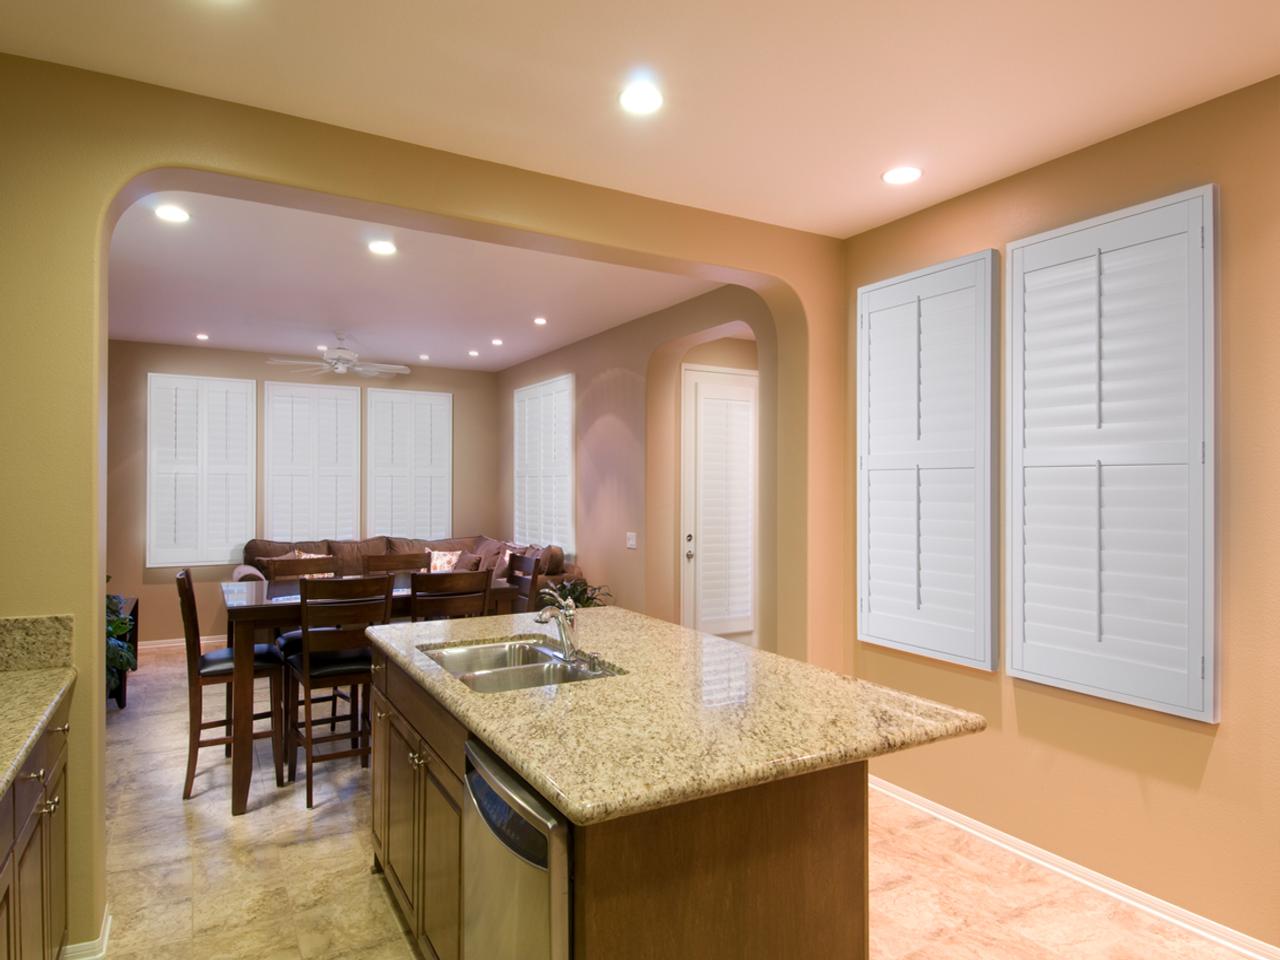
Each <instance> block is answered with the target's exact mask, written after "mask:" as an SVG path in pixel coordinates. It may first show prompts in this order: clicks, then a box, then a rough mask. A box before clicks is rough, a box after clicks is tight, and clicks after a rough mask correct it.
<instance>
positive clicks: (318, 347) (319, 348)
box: [316, 343, 329, 350]
mask: <svg viewBox="0 0 1280 960" xmlns="http://www.w3.org/2000/svg"><path fill="white" fill-rule="evenodd" d="M316 349H317V350H328V349H329V348H328V347H327V346H325V345H324V344H323V343H321V344H317V345H316Z"/></svg>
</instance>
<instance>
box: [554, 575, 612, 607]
mask: <svg viewBox="0 0 1280 960" xmlns="http://www.w3.org/2000/svg"><path fill="white" fill-rule="evenodd" d="M554 589H555V592H556V593H557V594H559V596H560V599H561V600H572V601H573V605H574V606H575V607H579V608H581V607H605V606H608V605H609V603H610V602H611V601H612V600H613V594H612V593H611V592H610V590H609V588H608V587H607V586H605V585H603V584H602V585H600V586H598V587H593V586H591V584H589V583H587V581H585V580H561V581H560V582H559V583H558V584H556V586H555V588H554Z"/></svg>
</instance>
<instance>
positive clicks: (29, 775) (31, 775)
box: [22, 767, 44, 780]
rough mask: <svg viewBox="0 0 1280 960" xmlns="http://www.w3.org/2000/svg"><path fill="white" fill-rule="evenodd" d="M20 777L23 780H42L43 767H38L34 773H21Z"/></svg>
mask: <svg viewBox="0 0 1280 960" xmlns="http://www.w3.org/2000/svg"><path fill="white" fill-rule="evenodd" d="M22 779H23V780H43V779H44V767H41V768H40V769H39V770H37V771H36V772H35V773H24V774H23V775H22Z"/></svg>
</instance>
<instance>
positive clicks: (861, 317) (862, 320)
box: [858, 313, 867, 330]
mask: <svg viewBox="0 0 1280 960" xmlns="http://www.w3.org/2000/svg"><path fill="white" fill-rule="evenodd" d="M866 325H867V315H866V314H865V313H860V314H858V329H859V330H861V329H862V328H863V327H865V326H866Z"/></svg>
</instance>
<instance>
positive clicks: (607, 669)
mask: <svg viewBox="0 0 1280 960" xmlns="http://www.w3.org/2000/svg"><path fill="white" fill-rule="evenodd" d="M547 641H548V638H547V637H546V636H544V635H543V634H540V633H526V634H519V635H517V636H514V637H509V638H503V639H502V640H489V641H484V640H482V641H480V642H478V643H474V644H469V645H468V646H465V647H443V648H439V649H434V650H433V649H431V648H430V647H419V649H420V650H422V651H423V652H424V653H426V654H427V656H429V657H430V658H431V659H432V660H434V661H435V662H436V663H438V664H440V666H442V667H444V668H445V669H446V670H447V671H449V673H451V674H453V675H454V676H455V677H457V678H458V679H459V680H461V681H462V682H463V683H465V684H466V685H467V686H468V687H470V688H471V689H472V690H474V691H476V693H503V692H505V691H507V690H525V689H528V688H529V687H546V686H554V685H556V684H561V683H576V682H577V681H579V680H595V679H597V678H599V677H611V676H615V675H617V674H619V673H622V672H623V671H621V670H619V669H617V668H616V667H612V666H610V665H608V664H605V663H600V662H599V661H598V660H595V659H594V658H592V659H575V660H565V659H564V657H562V656H561V655H560V654H559V653H558V652H557V651H556V650H555V649H553V648H552V647H551V646H549V645H548V643H547Z"/></svg>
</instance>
